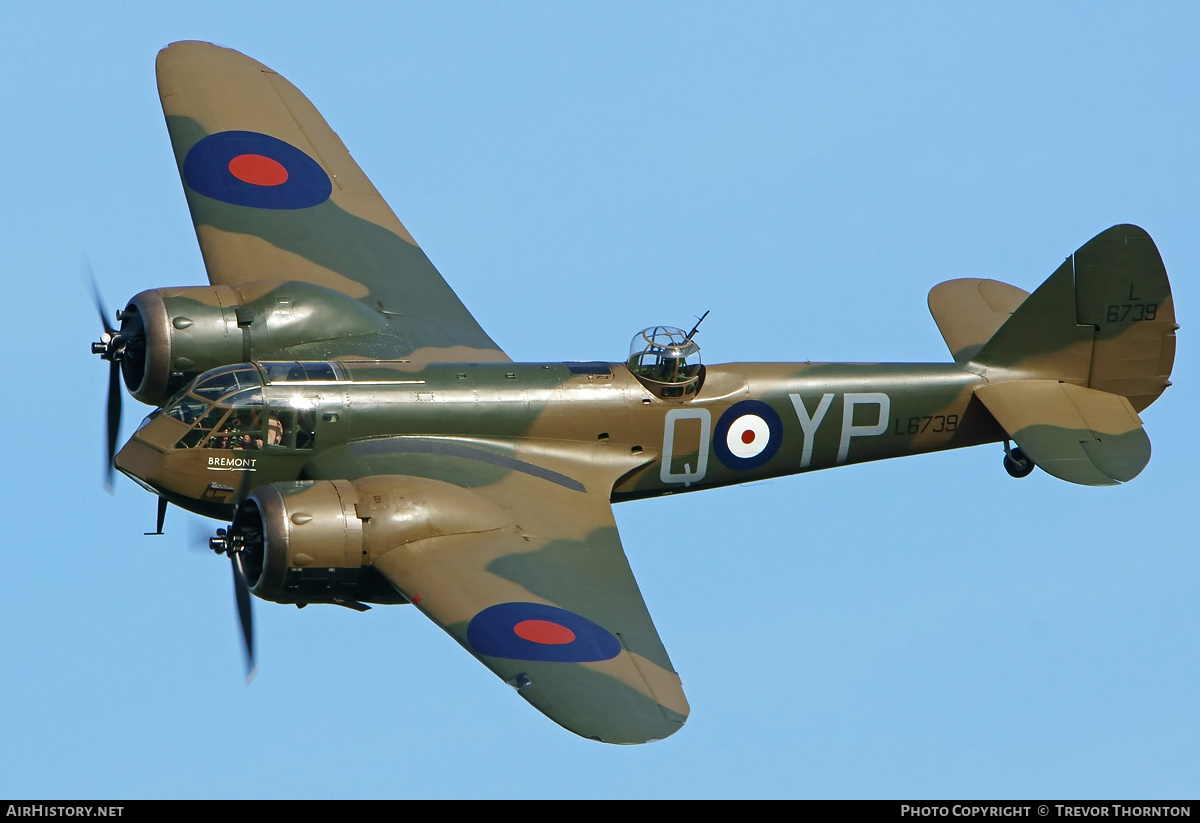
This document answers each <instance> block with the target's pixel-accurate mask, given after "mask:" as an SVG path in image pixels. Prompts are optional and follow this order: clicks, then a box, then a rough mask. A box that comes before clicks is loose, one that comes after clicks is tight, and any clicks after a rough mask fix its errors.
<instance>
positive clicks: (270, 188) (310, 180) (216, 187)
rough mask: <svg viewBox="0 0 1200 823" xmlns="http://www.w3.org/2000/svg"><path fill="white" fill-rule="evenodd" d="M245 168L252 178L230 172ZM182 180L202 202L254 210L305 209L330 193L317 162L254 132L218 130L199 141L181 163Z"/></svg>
mask: <svg viewBox="0 0 1200 823" xmlns="http://www.w3.org/2000/svg"><path fill="white" fill-rule="evenodd" d="M235 161H240V162H241V163H242V165H241V166H239V165H238V162H235ZM247 167H249V168H250V170H251V171H252V172H256V173H251V174H247V173H245V172H244V171H243V172H242V173H241V174H240V176H235V174H234V169H239V170H241V169H245V168H247ZM183 179H184V180H185V181H187V184H188V185H189V186H191V187H192V189H193V190H195V191H197V192H199V193H200V194H203V195H204V196H205V197H211V198H212V199H213V200H220V201H221V202H222V203H231V204H233V205H235V206H249V207H250V208H255V209H307V208H309V207H311V206H319V205H320V204H322V203H324V202H325V201H326V200H328V199H329V196H330V194H332V193H333V183H332V182H330V180H329V175H328V174H326V173H325V170H324V169H322V168H321V166H320V164H319V163H317V161H316V160H313V159H312V158H311V157H309V156H308V155H307V154H305V153H304V152H302V151H300V149H298V148H296V147H295V146H293V145H291V144H290V143H285V142H283V141H282V140H280V139H279V138H277V137H271V136H269V135H266V134H259V133H258V132H253V131H222V132H217V133H216V134H210V135H208V136H207V137H205V138H202V139H201V140H199V141H197V142H196V144H195V145H194V146H192V148H191V150H190V151H188V153H187V157H185V158H184V159H183Z"/></svg>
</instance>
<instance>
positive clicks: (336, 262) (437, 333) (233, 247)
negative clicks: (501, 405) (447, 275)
mask: <svg viewBox="0 0 1200 823" xmlns="http://www.w3.org/2000/svg"><path fill="white" fill-rule="evenodd" d="M157 71H158V88H159V95H160V97H161V99H162V106H163V113H164V114H165V115H166V118H167V129H168V131H169V132H170V134H171V143H172V146H173V147H174V150H175V157H176V161H177V162H178V164H179V173H180V177H181V179H182V181H183V188H184V192H185V193H186V195H187V201H188V207H189V209H190V210H191V214H192V222H193V223H194V224H195V227H196V235H197V237H198V238H199V241H200V249H201V252H202V253H203V255H204V263H205V266H206V268H207V269H208V277H209V280H210V282H212V283H213V284H214V285H229V286H238V285H240V284H243V283H248V282H255V281H305V282H309V283H315V284H317V285H320V286H325V287H328V288H331V289H334V290H336V291H339V292H342V293H344V294H347V295H350V296H351V297H353V298H356V299H358V300H361V301H362V302H363V303H365V304H366V305H368V306H370V307H371V308H372V309H373V310H376V311H378V312H380V314H382V315H383V316H384V317H386V318H387V319H388V321H389V323H388V326H389V335H388V342H387V344H386V345H385V349H386V350H385V351H383V352H381V353H380V356H386V357H395V358H409V359H412V360H414V361H415V362H432V361H438V360H440V361H496V360H508V359H509V358H508V357H507V356H506V355H505V354H504V353H503V352H502V351H501V350H500V348H499V346H497V345H496V344H495V343H494V342H493V341H492V339H491V338H490V337H488V335H487V333H486V332H484V330H483V329H482V328H481V327H480V326H479V324H478V323H477V322H476V321H475V318H474V317H472V316H471V313H470V312H469V311H467V308H466V307H465V306H464V305H463V303H462V301H460V300H459V299H458V297H457V295H455V294H454V292H453V291H452V290H451V289H450V287H449V286H448V285H447V284H446V282H445V280H443V279H442V277H441V275H440V274H439V273H438V271H437V269H435V268H434V266H433V264H432V263H431V262H430V261H429V258H428V257H426V256H425V253H424V252H422V251H421V249H420V247H419V246H418V245H417V244H416V241H414V240H413V238H412V235H410V234H409V233H408V230H407V229H405V228H404V226H403V225H402V224H401V223H400V221H399V220H398V219H397V218H396V215H395V214H393V213H392V210H391V209H390V208H389V207H388V205H387V203H386V202H384V199H383V197H382V196H380V194H379V192H378V191H377V190H376V189H375V187H374V186H373V185H372V184H371V181H370V180H368V179H367V177H366V175H365V174H363V172H362V170H361V169H360V168H359V167H358V164H357V163H356V162H355V161H354V158H353V157H351V156H350V153H349V152H348V151H347V150H346V147H345V145H343V144H342V141H341V139H340V138H339V137H338V136H337V134H336V133H335V132H334V131H333V129H331V128H330V127H329V124H328V123H326V122H325V119H324V118H323V117H322V116H321V114H320V112H318V111H317V110H316V108H315V107H314V106H313V105H312V103H310V102H309V101H308V99H307V98H306V97H305V96H304V95H303V94H301V93H300V91H299V90H298V89H297V88H296V87H295V86H293V85H292V84H291V83H289V82H288V81H287V80H285V79H284V78H283V77H281V76H280V75H278V74H276V73H275V72H274V71H272V70H271V69H269V68H267V67H266V66H264V65H262V64H261V63H259V62H257V61H255V60H252V59H250V58H249V57H246V56H245V55H243V54H240V53H239V52H236V51H233V50H232V49H225V48H221V47H219V46H215V45H213V44H211V43H198V42H182V43H173V44H172V45H170V46H168V47H167V48H165V49H163V50H162V51H161V52H159V55H158V63H157Z"/></svg>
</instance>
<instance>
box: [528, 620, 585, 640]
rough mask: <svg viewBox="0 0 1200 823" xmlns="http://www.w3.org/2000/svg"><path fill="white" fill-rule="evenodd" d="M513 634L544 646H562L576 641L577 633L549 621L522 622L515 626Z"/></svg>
mask: <svg viewBox="0 0 1200 823" xmlns="http://www.w3.org/2000/svg"><path fill="white" fill-rule="evenodd" d="M513 632H514V633H515V634H516V635H517V637H520V638H521V639H523V640H528V641H529V642H530V643H541V644H542V645H543V646H562V645H564V644H566V643H570V642H571V641H573V640H574V639H575V632H573V631H571V630H570V629H568V628H567V627H566V626H560V625H558V624H557V623H551V622H550V621H549V620H522V621H521V622H520V623H518V624H517V625H515V626H513Z"/></svg>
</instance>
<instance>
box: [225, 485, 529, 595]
mask: <svg viewBox="0 0 1200 823" xmlns="http://www.w3.org/2000/svg"><path fill="white" fill-rule="evenodd" d="M512 525H513V524H512V521H511V519H510V518H509V517H508V516H507V515H506V514H505V513H504V511H503V510H501V509H499V508H497V507H496V506H495V505H493V504H492V503H489V502H488V501H487V500H485V499H484V498H482V497H480V496H479V495H478V494H476V493H475V492H473V491H470V490H469V489H464V488H462V487H460V486H456V485H454V484H452V483H445V482H442V481H440V480H429V479H427V478H422V477H408V476H402V475H376V476H373V477H364V478H361V479H359V480H354V481H350V480H318V481H301V482H295V483H276V484H274V485H271V486H263V487H261V488H259V489H256V490H255V491H254V492H252V493H251V494H250V496H249V497H248V498H247V499H246V500H245V501H244V502H243V503H242V504H241V506H240V507H239V508H238V513H237V516H236V517H235V518H234V520H233V524H232V525H231V526H230V528H229V538H230V540H231V542H232V543H234V544H235V545H238V546H240V547H241V549H242V554H241V559H242V568H243V569H244V571H245V574H246V582H247V584H248V585H249V586H250V590H251V591H252V592H254V593H255V594H256V595H258V596H259V597H262V598H264V599H266V600H274V601H275V602H277V603H340V604H351V603H356V602H357V603H404V602H407V601H406V600H405V598H404V597H403V595H401V594H400V593H399V592H397V591H395V590H394V589H393V588H392V587H391V586H390V585H389V584H388V583H387V581H386V580H385V579H384V577H383V576H382V575H381V574H379V573H378V572H376V571H375V570H374V569H373V568H372V567H371V563H372V562H373V560H374V559H375V558H377V557H379V556H381V555H382V554H384V553H386V552H387V551H389V550H391V549H393V548H396V547H398V546H402V545H405V544H407V543H412V542H415V541H418V540H426V539H429V538H436V537H439V536H443V535H456V534H466V533H472V532H486V531H493V530H497V529H504V528H509V527H511V526H512Z"/></svg>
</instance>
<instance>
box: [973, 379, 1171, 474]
mask: <svg viewBox="0 0 1200 823" xmlns="http://www.w3.org/2000/svg"><path fill="white" fill-rule="evenodd" d="M975 395H976V396H977V397H978V398H979V399H980V400H981V401H983V404H984V405H985V406H987V408H988V411H990V412H991V413H992V415H993V416H994V417H995V418H996V420H997V421H998V422H999V423H1000V425H1001V426H1002V427H1003V428H1004V430H1005V431H1006V432H1008V435H1009V436H1010V437H1011V438H1012V439H1013V440H1015V441H1016V443H1017V445H1018V446H1020V447H1021V450H1022V451H1023V452H1025V454H1026V455H1028V456H1029V458H1030V459H1031V460H1032V461H1033V462H1034V463H1036V464H1037V465H1038V466H1040V467H1041V468H1042V469H1043V470H1045V471H1046V473H1047V474H1052V475H1054V476H1055V477H1057V478H1060V479H1062V480H1067V481H1069V482H1071V483H1079V484H1081V485H1084V486H1113V485H1116V484H1117V483H1125V482H1127V481H1129V480H1132V479H1133V478H1135V477H1137V475H1138V474H1139V473H1140V472H1141V471H1142V469H1144V468H1145V467H1146V464H1147V463H1149V462H1150V438H1149V437H1147V436H1146V432H1145V431H1144V430H1143V429H1142V421H1141V419H1140V418H1139V417H1138V415H1137V412H1135V411H1134V410H1133V406H1131V405H1130V403H1129V401H1128V400H1127V399H1126V398H1124V397H1122V396H1120V395H1118V394H1109V393H1108V392H1102V391H1097V390H1095V389H1086V388H1084V387H1082V386H1076V385H1073V384H1070V383H1059V382H1058V381H1057V380H1013V381H1010V382H1007V383H993V384H990V385H987V386H983V387H982V388H979V389H976V390H975Z"/></svg>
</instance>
